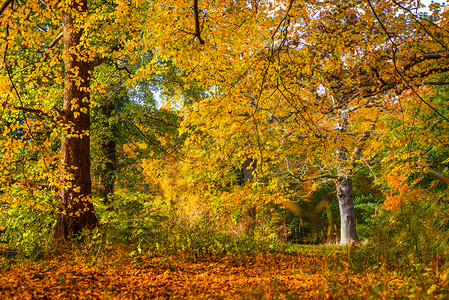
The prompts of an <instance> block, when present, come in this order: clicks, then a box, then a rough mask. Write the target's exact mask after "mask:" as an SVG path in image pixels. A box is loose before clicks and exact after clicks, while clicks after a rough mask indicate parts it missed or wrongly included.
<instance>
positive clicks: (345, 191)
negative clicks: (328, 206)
mask: <svg viewBox="0 0 449 300" xmlns="http://www.w3.org/2000/svg"><path fill="white" fill-rule="evenodd" d="M336 185H337V198H338V204H339V207H340V221H341V232H340V244H341V245H348V244H355V243H358V238H357V231H356V225H357V224H356V220H355V215H354V194H353V192H352V182H351V179H349V178H348V177H341V178H339V179H338V180H337V182H336Z"/></svg>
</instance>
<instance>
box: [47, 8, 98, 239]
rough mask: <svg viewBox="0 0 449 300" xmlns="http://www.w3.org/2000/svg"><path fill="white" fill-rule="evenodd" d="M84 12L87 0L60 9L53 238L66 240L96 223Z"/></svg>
mask: <svg viewBox="0 0 449 300" xmlns="http://www.w3.org/2000/svg"><path fill="white" fill-rule="evenodd" d="M86 12H87V0H79V1H72V2H70V4H69V5H67V7H64V8H62V11H61V23H62V27H63V37H64V52H63V53H64V54H63V59H64V65H65V72H64V98H63V109H62V111H61V112H60V114H61V118H62V119H63V126H65V127H66V128H65V129H64V134H63V136H62V137H61V151H60V152H61V165H62V167H61V187H60V191H59V196H60V202H59V212H58V217H57V222H56V226H55V238H56V240H57V241H58V242H66V241H67V240H68V239H69V238H70V237H71V236H73V235H77V234H79V233H80V232H81V230H82V229H84V228H93V227H95V226H97V224H98V220H97V218H96V216H95V214H94V210H93V204H92V200H91V193H92V182H91V177H90V139H89V130H90V107H89V104H90V91H89V88H90V75H89V62H88V59H87V57H86V56H87V55H85V54H84V53H85V50H86V49H85V48H84V47H83V45H82V42H81V37H82V35H83V30H82V29H81V28H79V24H80V23H82V21H81V22H80V20H79V19H81V18H82V15H83V14H85V13H86Z"/></svg>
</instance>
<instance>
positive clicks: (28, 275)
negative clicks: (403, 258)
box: [0, 249, 403, 299]
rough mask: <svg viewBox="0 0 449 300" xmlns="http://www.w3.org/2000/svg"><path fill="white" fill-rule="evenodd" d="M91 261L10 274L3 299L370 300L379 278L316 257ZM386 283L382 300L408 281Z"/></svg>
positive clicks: (72, 258) (2, 281)
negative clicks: (345, 299)
mask: <svg viewBox="0 0 449 300" xmlns="http://www.w3.org/2000/svg"><path fill="white" fill-rule="evenodd" d="M86 257H89V256H83V255H81V254H79V253H77V252H73V251H72V252H68V253H67V254H65V255H63V256H59V257H57V258H54V259H50V260H46V261H42V262H40V263H26V264H21V265H19V266H12V267H11V268H10V269H9V270H2V272H1V275H0V298H2V299H36V298H45V299H148V298H160V299H166V298H174V299H177V298H183V299H186V298H187V299H198V298H199V299H204V298H214V299H235V298H237V299H239V298H245V299H272V298H275V299H297V298H303V299H304V298H305V299H314V298H320V299H326V298H336V297H344V296H353V297H364V296H367V295H368V294H372V292H373V282H375V281H376V280H374V279H373V277H374V276H375V275H372V276H370V275H369V274H365V275H363V276H360V275H355V274H352V275H351V274H349V273H348V272H340V273H339V272H335V271H333V272H331V271H330V269H329V267H328V260H327V258H326V257H325V256H323V255H316V254H282V255H280V254H259V255H256V256H229V255H228V256H214V255H211V254H210V253H208V254H207V255H201V256H200V257H198V256H194V255H191V256H188V255H185V254H182V253H181V254H176V255H169V256H143V255H134V256H133V257H130V256H129V255H127V254H126V252H124V250H118V249H116V250H115V251H114V252H113V253H110V254H104V255H102V256H101V257H96V256H95V257H92V256H91V257H90V258H89V259H87V258H86ZM341 266H343V265H341ZM377 282H379V278H377ZM385 284H386V286H387V287H388V288H387V289H385V291H382V293H380V294H378V296H382V295H385V296H387V295H389V296H393V297H394V296H395V293H396V292H394V291H398V290H399V288H400V287H401V285H402V284H403V281H402V280H400V279H398V278H393V277H391V278H389V279H388V282H386V283H385ZM388 290H390V291H388ZM396 295H397V294H396Z"/></svg>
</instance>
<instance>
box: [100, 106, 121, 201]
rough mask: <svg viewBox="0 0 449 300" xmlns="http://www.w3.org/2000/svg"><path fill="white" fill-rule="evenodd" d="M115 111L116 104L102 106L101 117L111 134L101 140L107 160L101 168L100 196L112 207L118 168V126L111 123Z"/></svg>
mask: <svg viewBox="0 0 449 300" xmlns="http://www.w3.org/2000/svg"><path fill="white" fill-rule="evenodd" d="M113 112H114V104H113V103H112V104H108V103H106V104H104V105H103V106H102V107H101V119H102V120H103V122H102V123H103V129H104V128H109V131H110V135H105V136H104V137H103V140H102V141H100V143H101V145H100V147H101V154H102V155H104V158H105V159H106V162H105V163H104V165H102V166H101V170H100V178H101V179H100V191H99V196H100V197H101V198H102V199H103V203H104V204H106V205H109V206H110V207H111V204H112V203H111V201H112V200H111V198H110V196H112V195H114V186H115V178H116V169H117V149H116V144H117V143H116V135H117V128H116V126H115V125H113V124H112V125H111V124H110V123H109V120H110V118H111V117H112V114H113Z"/></svg>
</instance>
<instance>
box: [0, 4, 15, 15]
mask: <svg viewBox="0 0 449 300" xmlns="http://www.w3.org/2000/svg"><path fill="white" fill-rule="evenodd" d="M13 2H14V0H6V1H5V2H3V4H2V7H1V8H0V15H1V14H2V13H3V12H4V11H5V9H6V8H7V7H8V6H9V5H10V4H11V3H13Z"/></svg>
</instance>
